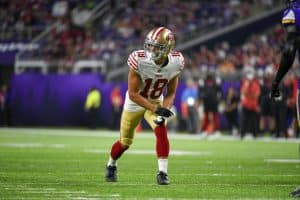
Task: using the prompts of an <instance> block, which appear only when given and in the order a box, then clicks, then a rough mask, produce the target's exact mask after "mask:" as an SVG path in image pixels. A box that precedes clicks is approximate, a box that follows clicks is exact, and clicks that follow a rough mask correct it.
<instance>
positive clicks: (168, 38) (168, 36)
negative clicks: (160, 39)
mask: <svg viewBox="0 0 300 200" xmlns="http://www.w3.org/2000/svg"><path fill="white" fill-rule="evenodd" d="M174 39H175V37H174V34H172V33H169V34H168V35H167V37H166V40H167V41H173V40H174Z"/></svg>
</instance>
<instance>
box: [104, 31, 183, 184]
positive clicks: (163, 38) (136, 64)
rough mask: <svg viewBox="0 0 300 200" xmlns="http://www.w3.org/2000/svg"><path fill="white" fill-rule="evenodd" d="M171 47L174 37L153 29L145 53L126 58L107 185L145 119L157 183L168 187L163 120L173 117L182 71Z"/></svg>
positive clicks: (179, 57) (146, 41)
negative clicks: (150, 133) (117, 130)
mask: <svg viewBox="0 0 300 200" xmlns="http://www.w3.org/2000/svg"><path fill="white" fill-rule="evenodd" d="M174 45H175V37H174V34H173V33H172V32H171V31H170V30H169V29H167V28H165V27H158V28H154V29H152V30H151V31H150V32H149V33H148V34H147V36H146V40H145V44H144V50H138V51H133V52H132V53H131V54H130V55H129V57H128V60H127V64H128V66H129V72H128V90H127V92H126V97H125V103H124V108H123V112H122V117H121V125H120V138H119V140H117V141H116V142H115V143H114V144H113V145H112V147H111V152H110V158H109V160H108V163H107V166H106V172H105V179H106V181H108V182H115V181H117V160H118V159H119V158H120V156H121V155H122V154H123V153H124V151H126V150H127V149H128V148H129V147H130V145H131V144H132V142H133V139H134V133H135V128H136V127H137V125H138V124H139V122H140V121H141V119H142V118H143V117H144V119H145V120H146V121H147V122H148V124H149V125H150V126H151V128H152V129H153V131H154V133H155V136H156V154H157V158H158V174H157V176H156V179H157V183H158V184H159V185H167V184H169V179H168V175H167V169H168V156H169V139H168V135H167V128H166V119H167V118H169V117H171V116H172V115H174V114H173V112H172V111H171V110H170V108H171V107H172V105H173V102H174V98H175V93H176V89H177V85H178V79H179V74H180V72H181V71H182V70H183V68H184V57H183V56H182V54H181V53H180V52H178V51H173V47H174ZM165 90H166V92H165V95H164V96H163V93H164V91H165Z"/></svg>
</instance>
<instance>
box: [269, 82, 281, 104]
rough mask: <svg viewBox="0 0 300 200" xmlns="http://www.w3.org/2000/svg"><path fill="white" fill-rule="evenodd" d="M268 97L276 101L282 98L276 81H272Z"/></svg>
mask: <svg viewBox="0 0 300 200" xmlns="http://www.w3.org/2000/svg"><path fill="white" fill-rule="evenodd" d="M270 97H271V99H272V101H273V102H278V101H281V99H282V96H281V94H280V91H279V84H278V83H277V82H273V83H272V87H271V94H270Z"/></svg>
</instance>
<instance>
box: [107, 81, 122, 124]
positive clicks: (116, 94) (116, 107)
mask: <svg viewBox="0 0 300 200" xmlns="http://www.w3.org/2000/svg"><path fill="white" fill-rule="evenodd" d="M110 102H111V104H112V121H111V129H119V128H120V119H121V114H122V106H123V97H122V95H121V90H120V86H118V85H117V86H115V87H114V88H113V90H112V92H111V94H110Z"/></svg>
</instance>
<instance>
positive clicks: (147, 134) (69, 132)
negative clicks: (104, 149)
mask: <svg viewBox="0 0 300 200" xmlns="http://www.w3.org/2000/svg"><path fill="white" fill-rule="evenodd" d="M3 133H10V134H16V135H20V134H21V135H22V134H30V135H56V136H76V137H109V138H118V137H119V132H118V131H111V130H95V131H90V130H76V129H43V128H0V137H1V134H3ZM5 136H7V135H5ZM136 137H137V138H154V137H155V136H154V134H152V132H151V131H149V130H147V131H144V132H142V133H137V134H136ZM169 137H170V138H171V139H179V140H182V139H184V140H210V139H209V138H210V137H203V136H202V135H200V134H196V135H188V134H175V133H169ZM215 140H222V141H240V138H239V137H233V136H228V135H222V136H220V137H218V138H216V139H215ZM253 141H259V142H287V143H300V139H296V138H291V139H288V140H287V139H284V138H281V139H273V138H270V137H264V138H257V139H256V140H250V141H249V140H247V141H244V142H253Z"/></svg>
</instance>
